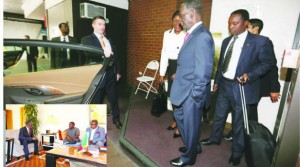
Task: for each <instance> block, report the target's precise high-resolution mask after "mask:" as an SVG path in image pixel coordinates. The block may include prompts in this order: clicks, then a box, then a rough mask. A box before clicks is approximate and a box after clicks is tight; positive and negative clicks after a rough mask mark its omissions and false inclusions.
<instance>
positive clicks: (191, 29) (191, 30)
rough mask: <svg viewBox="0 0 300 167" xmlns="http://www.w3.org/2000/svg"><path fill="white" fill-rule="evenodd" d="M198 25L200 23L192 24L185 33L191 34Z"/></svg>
mask: <svg viewBox="0 0 300 167" xmlns="http://www.w3.org/2000/svg"><path fill="white" fill-rule="evenodd" d="M200 24H202V21H199V22H197V23H196V24H194V25H193V26H192V27H191V28H190V29H189V30H188V31H187V32H188V33H189V34H191V33H192V32H193V31H194V29H195V28H196V27H198V26H199V25H200Z"/></svg>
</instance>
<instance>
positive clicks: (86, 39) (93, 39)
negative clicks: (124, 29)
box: [81, 33, 120, 74]
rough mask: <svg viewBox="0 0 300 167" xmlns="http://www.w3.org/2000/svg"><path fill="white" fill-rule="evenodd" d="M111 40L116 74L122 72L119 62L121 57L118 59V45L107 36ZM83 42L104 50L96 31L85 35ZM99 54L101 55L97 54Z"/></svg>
mask: <svg viewBox="0 0 300 167" xmlns="http://www.w3.org/2000/svg"><path fill="white" fill-rule="evenodd" d="M106 38H107V39H108V40H109V43H110V45H111V49H112V52H113V53H114V54H113V55H112V57H113V59H114V71H115V73H116V74H120V63H119V59H118V55H117V51H116V47H115V46H114V45H113V42H112V40H111V39H110V38H108V37H106ZM81 43H82V44H84V45H89V46H93V47H97V48H100V49H102V50H103V48H102V46H101V44H100V42H99V39H98V38H97V37H96V35H95V34H94V33H92V34H90V35H88V36H85V37H83V38H82V39H81ZM97 56H99V55H97Z"/></svg>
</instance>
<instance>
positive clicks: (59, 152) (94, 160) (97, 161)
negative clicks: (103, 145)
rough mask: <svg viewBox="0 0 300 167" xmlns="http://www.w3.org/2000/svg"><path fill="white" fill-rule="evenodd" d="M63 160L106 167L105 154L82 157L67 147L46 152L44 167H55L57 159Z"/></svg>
mask: <svg viewBox="0 0 300 167" xmlns="http://www.w3.org/2000/svg"><path fill="white" fill-rule="evenodd" d="M59 157H60V158H65V159H69V160H72V161H77V162H82V163H86V164H90V165H94V166H106V165H107V153H106V152H102V151H101V152H99V155H98V156H96V157H94V156H84V155H83V154H80V153H79V152H77V153H76V152H75V153H74V151H73V150H71V149H70V148H69V147H57V148H54V149H52V150H49V151H47V152H46V167H56V159H57V158H59Z"/></svg>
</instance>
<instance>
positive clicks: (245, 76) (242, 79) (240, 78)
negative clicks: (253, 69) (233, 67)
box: [236, 73, 249, 84]
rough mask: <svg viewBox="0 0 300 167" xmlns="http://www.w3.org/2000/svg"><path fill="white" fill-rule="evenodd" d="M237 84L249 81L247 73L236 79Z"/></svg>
mask: <svg viewBox="0 0 300 167" xmlns="http://www.w3.org/2000/svg"><path fill="white" fill-rule="evenodd" d="M236 79H237V80H238V81H239V83H244V84H245V83H246V82H247V81H248V80H249V76H248V74H247V73H244V74H243V75H242V76H240V77H237V78H236Z"/></svg>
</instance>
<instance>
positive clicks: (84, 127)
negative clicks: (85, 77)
mask: <svg viewBox="0 0 300 167" xmlns="http://www.w3.org/2000/svg"><path fill="white" fill-rule="evenodd" d="M106 114H107V107H106V105H105V104H102V105H78V104H76V105H74V104H72V105H71V104H60V105H44V104H14V105H6V132H5V137H6V150H5V151H6V166H10V167H13V166H14V167H15V166H39V167H69V166H71V167H81V166H82V167H83V166H84V167H90V166H91V167H99V166H106V165H107V118H106Z"/></svg>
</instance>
